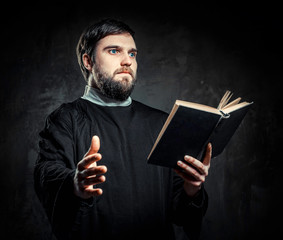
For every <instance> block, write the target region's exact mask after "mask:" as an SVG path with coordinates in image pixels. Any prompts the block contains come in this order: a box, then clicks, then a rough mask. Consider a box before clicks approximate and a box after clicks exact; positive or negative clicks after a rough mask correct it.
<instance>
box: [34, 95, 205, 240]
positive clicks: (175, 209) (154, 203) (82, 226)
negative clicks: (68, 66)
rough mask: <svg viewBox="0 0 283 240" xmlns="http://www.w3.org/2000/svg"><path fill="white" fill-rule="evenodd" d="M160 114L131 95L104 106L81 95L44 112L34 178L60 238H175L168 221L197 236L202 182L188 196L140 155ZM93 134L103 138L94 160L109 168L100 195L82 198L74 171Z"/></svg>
mask: <svg viewBox="0 0 283 240" xmlns="http://www.w3.org/2000/svg"><path fill="white" fill-rule="evenodd" d="M166 118H167V114H166V113H164V112H162V111H159V110H156V109H153V108H150V107H148V106H145V105H143V104H141V103H139V102H137V101H133V102H132V104H131V105H130V106H127V107H104V106H99V105H96V104H94V103H91V102H89V101H87V100H83V99H77V100H76V101H74V102H72V103H68V104H63V105H62V106H60V107H59V108H58V109H57V110H55V111H54V112H53V113H51V114H50V115H49V116H48V118H47V120H46V124H45V128H44V129H43V131H41V133H40V137H41V139H40V142H39V155H38V160H37V162H36V166H35V171H34V177H35V189H36V192H37V195H38V197H39V199H40V201H41V202H42V204H43V206H44V208H45V210H46V213H47V216H48V217H49V219H50V222H51V225H52V228H53V231H54V233H55V235H56V236H57V238H58V239H84V240H87V239H113V238H117V237H118V238H119V237H122V238H123V239H157V238H158V239H174V231H173V227H172V223H175V224H177V225H181V226H183V227H184V230H185V232H186V233H187V234H188V236H190V237H191V238H192V239H194V238H196V237H197V236H198V234H199V232H200V226H201V220H202V217H203V215H204V213H205V211H206V209H207V194H206V192H205V190H204V188H203V187H202V190H201V191H200V193H199V194H198V195H197V196H196V197H195V198H193V199H191V198H189V197H187V196H186V194H185V192H184V190H183V180H182V179H181V178H180V177H178V176H177V175H176V174H175V173H174V171H172V169H169V168H163V167H158V166H153V165H149V164H147V162H146V158H147V155H148V154H149V152H150V150H151V147H152V146H153V143H154V141H155V139H156V137H157V135H158V133H159V131H160V129H161V127H162V125H163V123H164V122H165V120H166ZM94 135H97V136H99V138H100V144H101V147H100V150H99V153H101V154H102V160H101V161H99V162H98V165H105V166H107V169H108V171H107V173H106V174H105V177H106V182H104V183H102V184H100V185H99V187H100V188H102V189H103V194H102V195H101V196H98V197H92V198H90V199H87V200H83V199H80V198H78V197H76V196H75V195H74V193H73V178H74V174H75V168H76V165H77V163H78V162H79V161H80V160H81V159H82V158H83V156H84V154H85V153H86V152H87V150H88V149H89V147H90V143H91V138H92V136H94ZM122 238H121V239H122Z"/></svg>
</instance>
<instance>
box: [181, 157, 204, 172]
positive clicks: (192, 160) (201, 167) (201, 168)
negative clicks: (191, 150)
mask: <svg viewBox="0 0 283 240" xmlns="http://www.w3.org/2000/svg"><path fill="white" fill-rule="evenodd" d="M184 160H185V161H186V162H187V163H189V164H191V165H192V166H193V167H195V168H196V169H197V170H198V171H199V172H200V174H203V175H205V176H207V174H208V172H207V168H206V166H205V165H204V164H203V163H202V162H201V161H199V160H197V159H195V158H193V157H191V156H188V155H186V156H185V157H184Z"/></svg>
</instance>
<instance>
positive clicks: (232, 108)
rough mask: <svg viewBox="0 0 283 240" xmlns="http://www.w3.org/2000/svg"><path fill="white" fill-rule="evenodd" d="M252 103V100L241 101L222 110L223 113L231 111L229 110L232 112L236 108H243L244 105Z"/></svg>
mask: <svg viewBox="0 0 283 240" xmlns="http://www.w3.org/2000/svg"><path fill="white" fill-rule="evenodd" d="M252 103H253V102H251V103H249V102H241V103H239V104H236V105H233V106H231V107H227V108H224V109H223V112H224V113H231V112H234V111H236V110H238V109H240V108H243V107H245V106H247V105H250V104H252Z"/></svg>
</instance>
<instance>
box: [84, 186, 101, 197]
mask: <svg viewBox="0 0 283 240" xmlns="http://www.w3.org/2000/svg"><path fill="white" fill-rule="evenodd" d="M102 193H103V191H102V189H101V188H86V189H85V194H86V195H87V196H88V197H96V196H100V195H102Z"/></svg>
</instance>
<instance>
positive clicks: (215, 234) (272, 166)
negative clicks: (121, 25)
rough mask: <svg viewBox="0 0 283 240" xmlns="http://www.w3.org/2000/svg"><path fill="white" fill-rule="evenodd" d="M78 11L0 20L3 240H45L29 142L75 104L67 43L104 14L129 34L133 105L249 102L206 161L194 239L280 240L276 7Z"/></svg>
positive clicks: (23, 9) (61, 9) (76, 79)
mask: <svg viewBox="0 0 283 240" xmlns="http://www.w3.org/2000/svg"><path fill="white" fill-rule="evenodd" d="M78 4H80V3H77V4H76V5H75V4H70V3H69V4H67V5H56V6H55V5H54V6H50V5H48V6H47V5H46V4H44V3H40V5H39V4H38V5H34V4H33V5H28V3H25V4H24V5H16V4H14V3H12V4H8V5H7V6H5V8H2V11H1V65H0V67H1V68H0V69H1V72H0V77H1V82H0V89H1V92H0V93H1V95H0V99H1V115H0V121H1V132H0V133H1V135H0V136H1V140H0V141H1V147H0V152H1V162H0V169H1V182H0V187H1V188H0V189H1V198H0V199H1V204H0V214H1V219H0V221H1V222H0V226H1V228H3V229H1V233H2V235H6V237H5V239H30V240H33V239H34V240H35V239H53V237H52V234H51V232H50V226H49V225H48V221H47V218H46V216H45V214H44V211H43V209H42V207H41V205H40V203H39V201H38V199H37V197H36V195H35V193H34V190H33V177H32V173H33V166H34V163H35V160H36V157H37V141H38V133H39V131H40V130H41V129H42V127H43V124H44V120H45V117H46V116H47V114H49V113H50V112H51V111H52V110H54V109H55V108H56V107H58V106H59V105H60V104H61V103H63V102H66V101H72V100H74V99H76V98H77V97H80V96H81V95H82V93H83V90H84V85H85V83H84V80H83V77H82V75H81V73H80V70H79V67H78V64H77V61H76V55H75V46H76V43H77V41H78V38H79V36H80V34H81V32H82V30H83V29H84V28H85V27H86V26H87V25H88V24H89V23H91V22H93V21H96V20H97V19H99V18H103V17H119V18H120V19H122V20H124V21H125V22H127V23H128V24H129V25H130V26H131V27H132V28H133V29H134V30H135V31H136V43H137V47H138V48H139V55H138V63H139V71H138V81H139V84H138V86H137V87H136V89H135V91H134V93H133V98H135V99H137V100H139V101H141V102H143V103H145V104H148V105H150V106H153V107H156V108H159V109H162V110H164V111H167V112H168V111H170V109H171V107H172V105H173V103H174V101H175V99H184V100H189V101H196V102H199V103H204V104H209V105H212V106H216V105H217V103H218V101H219V100H220V98H221V96H222V95H223V94H224V92H225V90H226V89H230V90H231V91H233V92H234V93H235V97H236V96H242V97H243V98H244V100H248V101H254V102H255V104H254V105H253V107H252V110H251V111H250V112H249V113H248V115H247V116H246V118H245V120H244V122H243V123H242V125H241V126H240V128H239V129H238V131H237V133H236V134H235V135H234V137H233V139H232V140H231V142H230V143H229V145H228V147H227V148H226V150H225V151H224V153H223V154H222V155H221V156H219V157H218V158H216V159H213V161H212V164H211V169H210V174H209V176H208V178H207V180H206V183H205V186H206V189H207V191H208V193H209V196H210V201H209V209H208V212H207V214H206V216H205V219H204V223H203V230H202V234H201V239H249V238H251V239H256V238H258V239H262V238H264V237H267V236H268V237H267V238H266V239H271V237H272V236H273V237H274V236H275V235H276V236H278V235H277V234H282V227H281V223H280V222H282V221H281V217H282V206H281V205H282V203H281V198H282V192H283V191H282V185H281V183H282V181H281V176H280V175H281V169H282V165H283V164H282V157H281V155H280V154H281V149H282V147H281V146H280V145H281V142H280V141H281V139H282V127H281V122H282V115H283V114H282V110H281V106H280V104H281V100H280V97H281V96H282V94H281V85H282V84H281V81H282V73H281V72H282V62H283V61H282V36H281V35H282V22H281V20H282V19H281V16H280V14H281V13H280V12H279V8H278V6H274V5H272V4H271V3H270V4H269V5H258V4H257V5H251V6H248V5H247V4H245V5H240V3H238V5H236V3H235V5H232V4H230V5H229V6H224V5H222V6H215V5H201V6H195V5H194V6H193V5H191V4H188V5H184V6H180V5H177V3H171V5H170V6H169V5H168V7H167V8H164V6H163V7H161V6H156V7H155V8H154V9H153V8H152V6H150V5H149V4H145V3H143V2H137V3H136V4H134V6H133V7H129V5H127V4H126V3H117V4H116V5H110V4H109V5H108V6H106V5H105V6H103V5H102V4H101V5H89V4H88V3H81V4H82V6H79V5H78ZM280 194H281V195H280ZM188 217H189V216H188ZM278 217H279V218H278ZM176 232H177V235H178V238H179V239H182V238H183V237H182V235H181V234H180V232H179V229H176ZM277 239H279V236H278V237H277Z"/></svg>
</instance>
